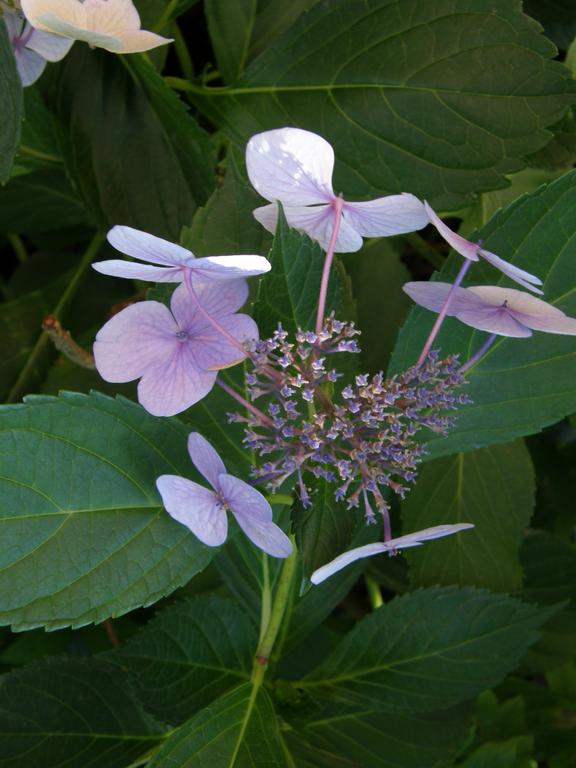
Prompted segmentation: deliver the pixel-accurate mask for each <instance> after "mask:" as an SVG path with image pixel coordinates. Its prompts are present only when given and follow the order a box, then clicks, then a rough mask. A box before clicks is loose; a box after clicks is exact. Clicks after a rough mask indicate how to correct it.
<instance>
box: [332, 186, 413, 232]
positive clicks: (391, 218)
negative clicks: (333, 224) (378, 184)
mask: <svg viewBox="0 0 576 768" xmlns="http://www.w3.org/2000/svg"><path fill="white" fill-rule="evenodd" d="M342 215H343V217H344V220H345V221H347V222H348V223H349V224H350V226H351V227H352V228H353V229H355V230H356V232H358V234H360V235H362V236H363V237H387V236H389V235H399V234H402V233H403V232H413V231H414V230H416V229H422V227H425V226H426V225H427V224H428V216H427V214H426V211H425V209H424V205H423V203H422V202H421V201H420V200H418V198H417V197H415V196H414V195H411V194H409V193H407V192H403V193H402V194H401V195H388V197H379V198H378V199H376V200H368V201H367V202H365V203H349V202H345V203H344V209H343V213H342Z"/></svg>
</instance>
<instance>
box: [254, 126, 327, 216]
mask: <svg viewBox="0 0 576 768" xmlns="http://www.w3.org/2000/svg"><path fill="white" fill-rule="evenodd" d="M246 167H247V170H248V176H249V178H250V181H251V183H252V186H253V187H254V189H256V191H257V192H258V193H259V194H260V195H262V197H264V198H265V199H266V200H269V201H270V202H273V201H274V200H280V201H281V202H282V203H283V204H284V205H285V206H288V205H313V204H315V203H325V202H328V201H330V200H331V199H332V198H333V197H334V192H333V190H332V171H333V169H334V150H333V149H332V147H331V146H330V144H329V143H328V142H327V141H326V140H325V139H323V138H322V137H321V136H318V135H317V134H315V133H311V132H310V131H304V130H302V129H300V128H279V129H277V130H274V131H265V132H264V133H258V134H256V135H255V136H252V138H251V139H250V141H249V142H248V146H247V147H246Z"/></svg>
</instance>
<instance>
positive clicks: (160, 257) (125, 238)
mask: <svg viewBox="0 0 576 768" xmlns="http://www.w3.org/2000/svg"><path fill="white" fill-rule="evenodd" d="M106 2H108V0H106ZM106 239H107V240H108V242H109V243H110V245H112V246H113V247H114V248H116V250H118V251H121V252H122V253H125V254H126V255H127V256H132V258H134V259H140V261H149V262H151V263H152V264H162V265H164V266H171V267H182V266H187V265H188V262H189V261H190V260H191V259H194V254H193V253H192V251H189V250H188V249H187V248H183V247H182V246H181V245H177V244H176V243H171V242H169V241H168V240H164V239H163V238H161V237H156V236H155V235H150V234H149V233H148V232H143V231H142V230H140V229H134V228H133V227H126V226H122V225H116V226H115V227H112V229H111V230H110V231H109V232H108V234H107V235H106Z"/></svg>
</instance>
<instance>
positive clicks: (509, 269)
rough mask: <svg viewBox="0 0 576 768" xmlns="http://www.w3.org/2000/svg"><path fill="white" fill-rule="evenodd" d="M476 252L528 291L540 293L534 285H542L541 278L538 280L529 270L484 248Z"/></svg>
mask: <svg viewBox="0 0 576 768" xmlns="http://www.w3.org/2000/svg"><path fill="white" fill-rule="evenodd" d="M478 253H479V254H480V255H481V256H483V257H484V258H485V259H486V261H487V262H489V263H490V264H492V266H493V267H496V269H499V270H500V272H502V273H503V274H505V275H507V276H508V277H509V278H510V279H511V280H514V281H515V282H517V283H519V284H520V285H522V286H523V287H524V288H528V290H529V291H534V293H542V291H541V290H540V289H539V288H535V287H534V285H542V280H540V278H539V277H536V275H532V274H531V273H530V272H526V271H525V270H524V269H520V267H515V266H514V265H513V264H510V262H509V261H504V259H501V258H500V256H496V254H495V253H490V251H485V250H484V248H481V249H480V250H479V251H478Z"/></svg>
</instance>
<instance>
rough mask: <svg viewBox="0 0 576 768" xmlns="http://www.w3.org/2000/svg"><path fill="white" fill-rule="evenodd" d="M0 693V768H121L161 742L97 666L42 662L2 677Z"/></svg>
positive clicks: (124, 685) (111, 673) (119, 676)
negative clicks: (63, 767) (0, 746)
mask: <svg viewBox="0 0 576 768" xmlns="http://www.w3.org/2000/svg"><path fill="white" fill-rule="evenodd" d="M1 690H2V696H1V698H0V702H1V703H0V741H1V744H2V748H1V749H0V766H2V768H48V767H49V768H56V767H57V766H66V768H103V766H106V768H125V766H126V765H128V764H129V763H130V762H131V761H132V760H134V759H135V758H137V757H138V756H139V755H141V754H143V753H144V752H146V751H148V750H149V749H150V748H151V747H153V746H154V745H155V744H156V743H158V741H160V740H161V739H162V728H161V727H160V725H159V724H158V723H157V722H156V721H155V720H154V719H153V718H152V717H151V716H150V715H148V714H147V713H145V712H144V710H143V709H142V706H141V704H140V703H139V702H138V701H137V700H136V699H135V698H134V697H133V696H132V693H131V691H130V688H129V686H128V681H127V679H126V677H125V675H124V674H123V673H122V672H121V671H120V670H118V669H117V668H116V667H113V666H112V665H110V664H106V663H105V662H103V661H96V660H93V659H90V660H88V659H82V660H81V659H53V660H49V661H43V662H40V663H37V664H34V665H32V666H29V667H25V668H24V669H21V670H18V671H16V672H12V673H10V674H8V675H5V676H4V677H3V678H2V689H1Z"/></svg>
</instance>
